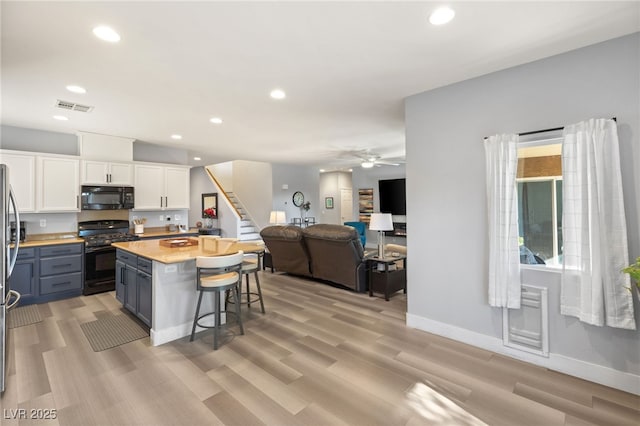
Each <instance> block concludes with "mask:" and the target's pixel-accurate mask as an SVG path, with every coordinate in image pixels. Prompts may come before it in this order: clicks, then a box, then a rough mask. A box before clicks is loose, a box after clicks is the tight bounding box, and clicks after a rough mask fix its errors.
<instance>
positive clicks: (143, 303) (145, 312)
mask: <svg viewBox="0 0 640 426" xmlns="http://www.w3.org/2000/svg"><path fill="white" fill-rule="evenodd" d="M173 240H175V241H178V239H173ZM191 240H192V241H193V242H195V241H198V244H197V245H194V246H185V247H180V246H177V247H167V246H165V245H163V244H166V242H165V243H163V241H167V240H140V241H131V242H121V243H113V244H112V245H113V246H114V247H116V248H117V249H118V252H117V255H116V258H117V261H116V297H117V298H118V300H120V301H121V302H122V303H123V305H124V306H125V308H127V309H128V310H130V311H131V312H132V313H134V314H136V315H137V316H138V317H139V318H140V319H141V320H142V321H143V322H145V323H147V325H149V326H150V337H151V344H152V345H153V346H158V345H161V344H163V343H167V342H170V341H172V340H176V339H179V338H181V337H184V336H188V335H189V334H191V327H192V325H193V316H194V314H195V310H196V303H197V298H198V292H197V290H196V261H195V259H196V257H197V256H218V255H226V254H233V253H237V252H238V251H239V250H243V251H244V252H245V253H259V254H261V253H262V252H264V245H263V244H259V243H243V242H231V241H224V240H220V239H212V238H192V239H191ZM168 241H171V240H168ZM176 244H178V243H177V242H176ZM201 310H202V311H203V312H206V311H209V312H210V311H213V297H211V298H208V297H204V298H203V299H202V307H201Z"/></svg>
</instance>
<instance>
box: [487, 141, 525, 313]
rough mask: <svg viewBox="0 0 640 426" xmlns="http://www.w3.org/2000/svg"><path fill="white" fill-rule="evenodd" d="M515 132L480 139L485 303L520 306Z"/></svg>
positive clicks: (516, 143)
mask: <svg viewBox="0 0 640 426" xmlns="http://www.w3.org/2000/svg"><path fill="white" fill-rule="evenodd" d="M517 145H518V135H495V136H491V137H489V138H487V139H485V141H484V152H485V160H486V178H487V207H488V215H489V305H491V306H496V307H507V308H513V309H520V251H519V247H518V194H517V184H516V172H517V169H518V146H517Z"/></svg>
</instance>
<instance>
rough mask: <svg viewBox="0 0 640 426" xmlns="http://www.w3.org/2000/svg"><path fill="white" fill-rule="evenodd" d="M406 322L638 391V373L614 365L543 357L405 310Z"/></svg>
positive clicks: (639, 383)
mask: <svg viewBox="0 0 640 426" xmlns="http://www.w3.org/2000/svg"><path fill="white" fill-rule="evenodd" d="M407 326H408V327H412V328H417V329H419V330H422V331H426V332H428V333H433V334H437V335H439V336H442V337H447V338H449V339H453V340H457V341H459V342H463V343H466V344H469V345H472V346H476V347H479V348H482V349H486V350H489V351H492V352H496V353H498V354H502V355H506V356H508V357H511V358H516V359H519V360H522V361H525V362H528V363H531V364H535V365H538V366H541V367H545V368H548V369H550V370H554V371H559V372H561V373H565V374H569V375H571V376H575V377H579V378H581V379H585V380H589V381H591V382H595V383H599V384H601V385H605V386H610V387H612V388H615V389H619V390H622V391H625V392H629V393H633V394H635V395H640V376H638V375H635V374H631V373H625V372H623V371H619V370H614V369H613V368H609V367H603V366H601V365H597V364H591V363H589V362H586V361H582V360H579V359H575V358H570V357H567V356H564V355H559V354H554V353H552V352H550V353H549V357H548V358H547V357H543V356H539V355H535V354H531V353H528V352H523V351H519V350H517V349H512V348H508V347H506V346H504V345H503V342H502V338H497V337H492V336H487V335H485V334H480V333H476V332H475V331H471V330H467V329H464V328H461V327H456V326H453V325H450V324H445V323H442V322H438V321H434V320H431V319H428V318H424V317H420V316H417V315H413V314H409V313H407Z"/></svg>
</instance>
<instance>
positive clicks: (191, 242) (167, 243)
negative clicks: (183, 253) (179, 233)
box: [160, 238, 198, 247]
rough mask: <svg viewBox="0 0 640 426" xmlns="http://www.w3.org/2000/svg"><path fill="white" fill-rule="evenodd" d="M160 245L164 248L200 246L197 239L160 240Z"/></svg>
mask: <svg viewBox="0 0 640 426" xmlns="http://www.w3.org/2000/svg"><path fill="white" fill-rule="evenodd" d="M160 245H161V246H163V247H191V246H197V245H198V239H197V238H169V239H167V240H160Z"/></svg>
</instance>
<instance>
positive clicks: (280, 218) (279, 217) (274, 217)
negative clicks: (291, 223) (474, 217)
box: [269, 210, 287, 225]
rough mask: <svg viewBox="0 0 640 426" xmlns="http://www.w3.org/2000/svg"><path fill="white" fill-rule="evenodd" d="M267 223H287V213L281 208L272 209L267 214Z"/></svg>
mask: <svg viewBox="0 0 640 426" xmlns="http://www.w3.org/2000/svg"><path fill="white" fill-rule="evenodd" d="M269 223H273V224H275V225H279V224H282V223H287V215H286V214H285V212H283V211H281V210H272V211H271V214H270V215H269Z"/></svg>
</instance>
